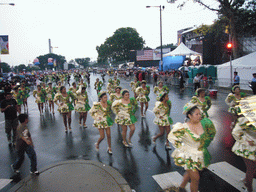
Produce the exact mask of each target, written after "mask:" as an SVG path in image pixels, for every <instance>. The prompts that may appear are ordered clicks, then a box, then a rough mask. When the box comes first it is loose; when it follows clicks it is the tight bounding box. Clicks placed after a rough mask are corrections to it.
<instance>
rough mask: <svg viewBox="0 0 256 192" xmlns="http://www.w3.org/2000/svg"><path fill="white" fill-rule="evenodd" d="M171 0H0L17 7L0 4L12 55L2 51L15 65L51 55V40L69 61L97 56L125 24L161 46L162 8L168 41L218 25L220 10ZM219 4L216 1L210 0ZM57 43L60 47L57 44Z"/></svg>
mask: <svg viewBox="0 0 256 192" xmlns="http://www.w3.org/2000/svg"><path fill="white" fill-rule="evenodd" d="M179 1H180V0H178V1H177V2H176V3H174V4H170V3H167V0H129V1H128V0H108V1H106V0H97V1H94V0H90V1H89V0H72V1H70V0H69V1H67V0H26V1H20V0H0V3H15V6H8V5H0V35H9V51H10V54H9V55H0V59H1V61H2V62H6V63H8V64H9V65H11V66H15V65H19V64H26V65H27V64H29V63H32V62H33V60H34V59H35V58H36V57H37V56H39V55H44V54H47V53H49V44H48V39H51V44H52V47H54V48H53V53H55V54H58V55H63V56H65V57H66V60H67V61H70V60H71V59H75V58H85V57H90V58H91V60H92V61H94V60H96V59H97V56H98V54H97V51H96V46H100V45H101V44H103V43H104V41H105V40H106V38H108V37H110V36H112V35H113V33H114V32H115V31H116V30H117V29H118V28H121V27H132V28H135V29H136V30H137V31H138V33H139V34H140V36H142V37H143V39H144V40H145V42H146V44H145V46H148V47H151V48H153V49H154V48H156V47H157V46H159V45H160V17H159V15H160V11H159V8H157V7H151V8H146V6H160V5H163V6H165V9H164V10H163V11H162V26H163V28H162V29H163V44H170V43H173V44H176V43H177V31H178V30H180V29H184V28H187V27H193V26H194V25H196V26H200V25H202V24H207V25H209V24H213V21H214V20H215V19H217V14H216V12H213V11H210V10H207V9H205V8H204V7H203V6H200V5H198V4H195V3H193V1H192V0H189V1H188V3H187V4H186V5H185V7H184V8H183V9H182V10H180V9H179V8H177V6H178V4H179V3H178V2H179ZM205 2H206V3H207V2H208V4H209V5H212V6H215V7H216V6H217V5H218V4H217V3H216V1H215V0H205ZM55 47H57V48H55Z"/></svg>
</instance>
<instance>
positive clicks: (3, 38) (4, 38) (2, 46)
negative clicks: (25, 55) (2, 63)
mask: <svg viewBox="0 0 256 192" xmlns="http://www.w3.org/2000/svg"><path fill="white" fill-rule="evenodd" d="M0 54H1V55H6V54H9V41H8V35H0Z"/></svg>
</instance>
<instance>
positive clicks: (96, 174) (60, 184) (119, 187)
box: [10, 160, 131, 192]
mask: <svg viewBox="0 0 256 192" xmlns="http://www.w3.org/2000/svg"><path fill="white" fill-rule="evenodd" d="M10 191H37V192H40V191H42V192H44V191H62V192H64V191H74V192H76V191H88V192H99V191H101V192H104V191H106V192H111V191H115V192H116V191H122V192H128V191H129V192H130V191H131V188H130V186H129V185H128V183H127V182H126V180H125V179H124V178H123V177H122V175H121V174H120V173H119V172H118V171H117V170H115V169H114V168H112V167H110V166H107V165H104V164H102V163H99V162H95V161H90V160H71V161H62V162H59V163H57V164H54V165H51V166H49V167H47V168H45V169H43V170H40V175H39V176H31V175H30V176H28V177H26V178H25V179H23V180H21V181H20V182H19V183H18V184H17V185H15V186H14V187H13V188H12V189H11V190H10Z"/></svg>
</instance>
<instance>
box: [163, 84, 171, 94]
mask: <svg viewBox="0 0 256 192" xmlns="http://www.w3.org/2000/svg"><path fill="white" fill-rule="evenodd" d="M163 88H164V91H165V92H166V93H167V94H169V92H170V90H169V88H168V87H167V86H166V85H165V86H163Z"/></svg>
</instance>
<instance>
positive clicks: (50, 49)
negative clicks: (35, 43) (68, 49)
mask: <svg viewBox="0 0 256 192" xmlns="http://www.w3.org/2000/svg"><path fill="white" fill-rule="evenodd" d="M49 53H52V45H51V39H49Z"/></svg>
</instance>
